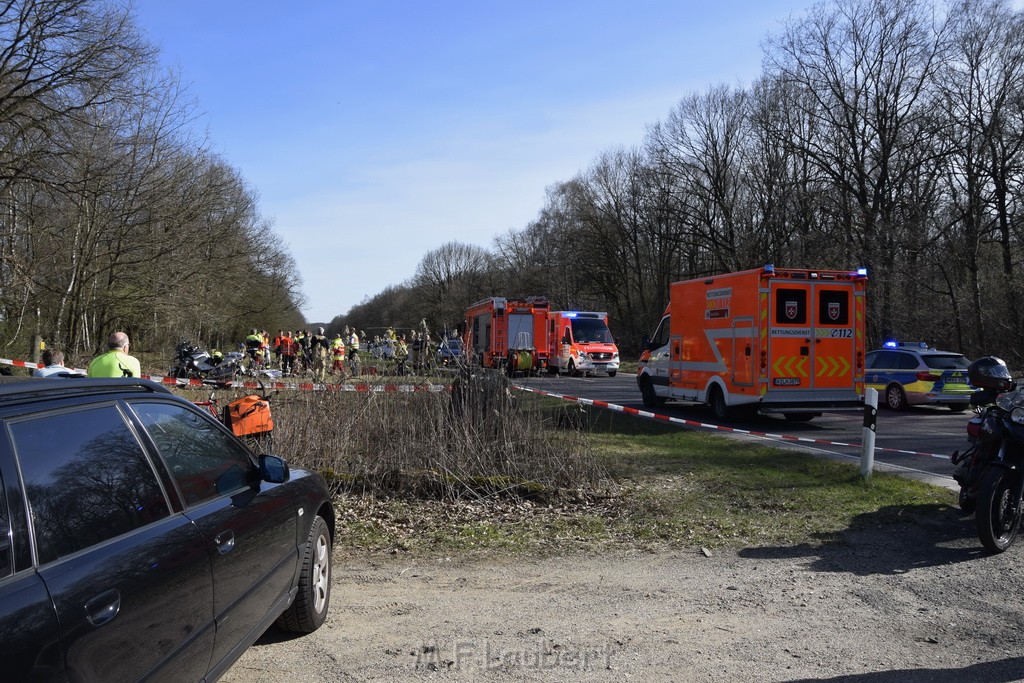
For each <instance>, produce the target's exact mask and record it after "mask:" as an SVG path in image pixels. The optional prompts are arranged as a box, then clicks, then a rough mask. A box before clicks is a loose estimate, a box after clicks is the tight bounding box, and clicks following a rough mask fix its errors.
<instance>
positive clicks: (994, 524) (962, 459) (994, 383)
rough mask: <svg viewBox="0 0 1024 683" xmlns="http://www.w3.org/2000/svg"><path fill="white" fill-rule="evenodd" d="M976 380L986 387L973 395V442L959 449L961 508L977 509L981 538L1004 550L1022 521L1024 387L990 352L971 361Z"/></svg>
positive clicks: (994, 549)
mask: <svg viewBox="0 0 1024 683" xmlns="http://www.w3.org/2000/svg"><path fill="white" fill-rule="evenodd" d="M967 374H968V379H969V381H970V383H971V384H972V385H973V386H974V387H976V388H978V389H980V391H978V392H976V393H975V394H974V395H973V396H972V397H971V404H972V405H974V406H975V407H976V408H978V409H979V411H980V413H979V415H978V416H977V417H975V418H972V419H971V421H970V422H968V425H967V431H968V439H969V440H970V441H971V447H970V448H968V449H967V451H965V452H964V453H962V454H961V453H954V454H953V458H952V459H953V463H954V464H957V465H959V466H960V467H959V469H957V471H956V472H955V473H954V474H953V477H954V479H956V481H957V482H958V483H959V484H960V507H961V509H963V510H964V511H965V512H971V511H972V510H973V511H974V513H975V523H976V526H977V530H978V539H979V540H980V541H981V543H982V545H984V546H985V548H987V549H988V550H990V551H992V552H995V553H1001V552H1003V551H1004V550H1006V549H1007V548H1009V547H1010V545H1011V544H1012V543H1013V541H1014V539H1015V538H1016V537H1017V532H1018V531H1019V530H1020V526H1021V514H1022V510H1021V507H1022V506H1021V500H1022V497H1024V387H1018V386H1017V383H1016V382H1014V381H1013V379H1012V378H1011V377H1010V372H1009V370H1008V369H1007V368H1006V364H1005V363H1003V361H1001V360H1000V359H998V358H994V357H992V356H987V357H985V358H979V359H978V360H976V361H974V362H973V363H971V366H970V367H969V368H968V370H967Z"/></svg>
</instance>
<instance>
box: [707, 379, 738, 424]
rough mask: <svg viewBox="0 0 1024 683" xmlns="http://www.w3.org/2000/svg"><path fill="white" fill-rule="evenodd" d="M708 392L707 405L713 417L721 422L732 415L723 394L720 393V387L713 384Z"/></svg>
mask: <svg viewBox="0 0 1024 683" xmlns="http://www.w3.org/2000/svg"><path fill="white" fill-rule="evenodd" d="M708 393H709V394H710V395H709V396H708V405H710V406H711V412H712V413H714V415H715V419H717V420H720V421H723V422H724V421H727V420H729V419H730V418H731V417H732V410H731V409H730V408H729V405H728V404H727V403H726V402H725V394H724V393H722V389H721V388H720V387H719V386H718V385H717V384H715V385H713V386H712V387H711V390H710V391H709V392H708Z"/></svg>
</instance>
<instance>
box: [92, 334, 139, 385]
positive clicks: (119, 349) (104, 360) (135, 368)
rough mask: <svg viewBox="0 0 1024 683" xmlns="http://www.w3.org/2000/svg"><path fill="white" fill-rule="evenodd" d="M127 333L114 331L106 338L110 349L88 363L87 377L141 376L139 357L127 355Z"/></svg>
mask: <svg viewBox="0 0 1024 683" xmlns="http://www.w3.org/2000/svg"><path fill="white" fill-rule="evenodd" d="M128 346H129V341H128V335H127V334H125V333H124V332H114V333H112V334H111V335H110V337H109V338H108V339H107V348H108V349H110V350H109V351H107V352H106V353H104V354H103V355H101V356H96V357H95V358H93V359H92V362H91V363H89V370H88V375H89V377H142V370H141V368H140V367H139V359H138V358H136V357H135V356H129V355H128Z"/></svg>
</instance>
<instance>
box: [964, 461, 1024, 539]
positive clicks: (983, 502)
mask: <svg viewBox="0 0 1024 683" xmlns="http://www.w3.org/2000/svg"><path fill="white" fill-rule="evenodd" d="M1017 476H1018V474H1017V472H1015V471H1012V470H1007V469H1004V468H1002V467H992V468H990V469H989V471H988V472H986V473H985V478H984V479H983V480H982V482H981V490H980V491H979V493H978V499H977V501H976V505H977V509H976V511H975V514H974V517H975V521H976V523H977V526H978V540H980V541H981V544H982V545H983V546H985V548H986V549H987V550H990V551H992V552H994V553H1001V552H1003V551H1004V550H1006V549H1007V548H1009V547H1010V545H1011V544H1013V541H1014V539H1015V538H1017V532H1018V531H1019V530H1020V514H1019V513H1018V512H1017V510H1016V509H1015V507H1014V504H1013V492H1014V490H1015V489H1016V484H1017Z"/></svg>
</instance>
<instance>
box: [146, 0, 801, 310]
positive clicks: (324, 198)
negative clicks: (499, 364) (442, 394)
mask: <svg viewBox="0 0 1024 683" xmlns="http://www.w3.org/2000/svg"><path fill="white" fill-rule="evenodd" d="M810 4H811V3H810V2H809V1H808V2H793V1H790V2H783V1H777V0H761V1H751V0H739V1H732V2H718V3H713V2H711V3H709V2H691V1H689V0H676V1H675V2H672V1H669V0H665V1H662V0H651V1H645V0H632V1H631V2H608V1H605V0H587V1H585V2H584V1H581V0H571V1H565V2H557V1H556V0H549V1H548V2H533V1H532V0H520V1H519V2H514V3H513V2H505V3H497V2H486V1H484V0H476V1H475V2H464V1H462V0H456V1H450V2H445V1H443V0H441V1H435V2H427V1H425V0H424V1H421V2H413V1H412V0H403V1H397V0H396V1H392V2H389V1H385V0H363V2H358V3H357V2H350V1H348V0H344V1H342V0H339V1H337V2H328V1H322V0H316V1H307V2H296V3H282V2H280V0H277V1H275V2H267V1H264V0H248V1H246V2H240V1H236V0H201V1H200V0H173V1H172V2H167V1H164V0H138V3H137V11H138V21H139V25H140V28H141V29H142V30H143V31H144V32H145V33H146V34H147V35H148V37H149V40H150V41H151V42H152V43H154V44H155V45H157V46H158V47H159V48H160V49H161V52H162V54H161V61H162V63H164V64H165V65H166V66H167V67H169V68H175V69H178V70H179V71H180V74H181V80H182V81H183V83H184V84H185V85H186V86H187V88H188V92H189V93H190V94H191V95H192V96H193V97H194V98H195V99H196V100H197V101H198V104H199V108H200V110H201V113H202V116H201V117H200V119H199V120H198V121H197V126H198V131H199V133H200V134H206V135H208V136H209V144H210V147H211V149H212V150H213V151H214V152H215V153H217V154H219V155H221V156H222V157H223V158H224V159H225V160H226V161H227V162H228V163H229V164H231V165H232V166H234V167H236V168H238V169H239V170H240V172H241V173H242V175H243V176H244V177H245V178H246V180H247V181H248V182H249V183H250V185H251V186H252V187H253V188H254V189H255V190H256V191H257V193H258V195H259V197H260V208H261V212H262V214H263V215H264V216H266V217H267V218H269V219H271V220H272V221H273V223H274V229H275V231H276V232H277V233H278V234H279V235H280V236H281V237H282V239H283V241H284V242H285V243H286V244H287V245H288V250H289V252H290V253H291V254H292V256H293V257H294V259H295V261H296V264H297V268H298V271H299V274H300V275H301V277H302V280H303V291H304V293H305V295H306V299H307V306H306V307H305V309H304V313H305V314H306V317H307V319H308V320H309V321H310V322H321V321H324V322H325V321H329V320H330V319H331V318H333V317H334V316H335V315H338V314H342V313H345V312H347V311H348V310H349V309H350V308H351V307H352V306H354V305H356V304H358V303H360V302H361V301H362V300H363V299H365V298H366V297H369V296H372V295H374V294H376V293H378V292H380V291H382V290H383V289H384V288H385V287H387V286H388V285H391V284H399V283H401V282H404V281H405V280H407V279H409V278H410V277H412V276H413V274H414V273H415V270H416V266H417V264H418V263H419V261H420V259H421V258H422V256H423V254H424V253H425V252H427V251H429V250H431V249H434V248H436V247H439V246H440V245H442V244H444V243H445V242H449V241H452V240H458V241H460V242H467V243H472V244H477V245H480V246H482V247H487V248H490V246H491V244H492V240H493V238H494V237H495V236H496V235H499V234H503V233H505V232H507V231H508V230H510V229H515V230H519V229H522V228H523V227H525V226H526V225H527V224H528V223H529V222H530V221H531V220H533V219H534V218H535V217H536V216H537V214H538V212H539V210H540V209H541V208H542V206H543V203H544V191H545V188H546V187H547V186H549V185H552V184H553V183H556V182H558V181H563V180H568V179H570V178H572V177H573V176H574V175H575V174H576V173H578V172H579V171H581V170H584V169H585V168H586V167H587V166H589V165H590V163H591V162H592V161H593V160H595V159H596V157H597V156H598V155H599V154H600V153H601V152H603V151H606V150H610V149H614V148H618V147H630V146H633V145H636V144H639V143H640V142H641V140H642V139H643V136H644V132H645V130H646V126H647V125H649V124H651V123H654V122H655V121H658V120H660V119H663V118H664V117H665V115H666V114H667V113H668V111H669V110H670V109H671V108H672V106H673V105H674V104H676V102H678V101H679V100H680V99H681V98H682V97H683V96H685V95H686V94H688V93H690V92H693V91H702V90H704V89H705V88H706V87H708V86H709V85H711V84H714V83H719V82H725V83H730V84H749V82H750V81H751V80H752V79H753V78H754V77H756V76H757V74H758V73H759V71H760V61H761V54H762V53H761V47H760V43H761V41H762V40H763V39H764V38H765V36H766V35H767V34H768V33H769V32H774V31H777V30H778V28H779V26H780V23H781V22H783V21H784V20H786V19H787V18H788V17H790V16H791V15H798V14H800V13H802V11H803V10H804V9H805V8H806V7H808V6H809V5H810ZM494 294H495V295H500V294H501V293H500V292H494ZM539 294H543V293H542V292H540V293H539Z"/></svg>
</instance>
